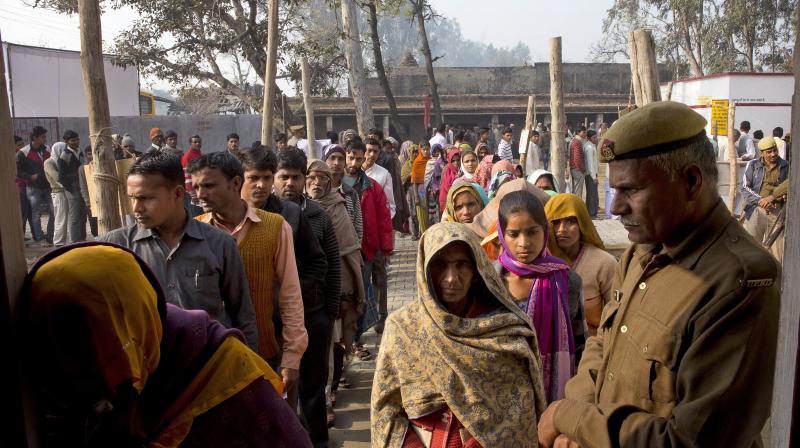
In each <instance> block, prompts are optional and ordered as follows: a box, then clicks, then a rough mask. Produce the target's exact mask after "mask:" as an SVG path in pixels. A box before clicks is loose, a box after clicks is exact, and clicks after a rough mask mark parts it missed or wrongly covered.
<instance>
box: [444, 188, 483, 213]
mask: <svg viewBox="0 0 800 448" xmlns="http://www.w3.org/2000/svg"><path fill="white" fill-rule="evenodd" d="M465 191H467V192H469V193H470V194H471V195H472V196H474V197H475V200H476V201H478V204H480V206H481V210H483V209H484V207H486V204H488V203H489V198H487V197H486V193H485V192H484V191H483V188H481V186H480V185H478V184H476V183H475V182H470V181H466V180H457V181H455V182H454V183H453V186H452V187H450V191H448V192H447V215H446V216H443V217H442V219H443V220H444V219H445V218H447V219H448V220H450V221H455V218H454V217H455V215H456V213H455V202H456V196H458V194H459V193H462V192H465Z"/></svg>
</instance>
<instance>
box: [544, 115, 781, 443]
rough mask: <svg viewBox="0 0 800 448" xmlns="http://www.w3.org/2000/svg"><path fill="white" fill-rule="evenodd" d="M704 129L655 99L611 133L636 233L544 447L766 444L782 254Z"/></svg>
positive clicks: (624, 204)
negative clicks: (732, 191) (732, 207)
mask: <svg viewBox="0 0 800 448" xmlns="http://www.w3.org/2000/svg"><path fill="white" fill-rule="evenodd" d="M705 127H706V120H705V119H704V118H703V117H702V116H701V115H699V114H698V113H696V112H694V111H693V110H692V109H690V108H689V107H688V106H685V105H683V104H680V103H676V102H671V101H664V102H660V101H659V102H655V103H651V104H648V105H646V106H644V107H642V108H640V109H637V110H635V111H633V112H631V113H629V114H627V115H625V116H623V117H622V118H620V119H619V120H618V121H617V122H616V123H615V124H614V126H613V127H612V128H611V129H609V131H608V132H607V133H606V134H604V135H603V137H602V142H601V143H600V148H599V152H600V156H601V158H602V160H603V161H604V162H607V163H610V168H611V177H610V183H611V187H612V188H614V189H615V190H616V195H615V197H614V201H613V204H612V210H611V211H612V213H613V214H615V215H619V216H621V218H622V223H623V224H624V225H625V228H626V229H627V231H628V238H629V239H630V240H631V241H632V242H633V243H634V244H633V245H632V246H631V247H630V248H629V249H628V250H627V251H626V252H625V253H624V254H623V256H622V258H621V259H620V262H619V265H618V267H617V272H616V274H615V279H614V282H613V285H612V291H613V293H612V299H611V301H610V302H609V303H608V304H607V305H606V306H605V308H604V309H603V312H602V316H601V318H600V325H599V327H598V329H597V335H596V336H593V337H591V338H589V340H588V341H587V342H586V348H585V350H584V352H583V357H582V359H581V362H580V365H579V366H578V371H577V374H576V375H575V377H574V378H572V379H571V380H570V381H569V383H567V386H566V398H565V399H564V400H560V401H556V402H554V403H552V404H551V405H550V407H549V408H548V409H547V410H546V411H545V413H544V415H543V416H542V418H541V419H540V421H539V433H538V435H539V442H540V443H541V444H542V445H543V446H547V447H550V446H554V445H555V446H575V444H580V446H581V447H584V448H587V447H607V446H637V447H638V446H647V447H666V446H741V447H750V446H760V445H762V443H761V430H762V428H763V427H764V423H765V422H766V420H767V417H768V416H769V412H770V404H771V399H772V385H773V375H774V366H775V354H776V344H777V332H778V312H779V288H778V283H779V282H778V264H777V261H776V260H775V259H774V258H773V257H772V256H770V254H768V253H767V252H766V251H765V250H764V249H763V248H762V247H761V245H760V244H759V243H758V242H756V241H755V240H753V239H752V238H751V237H750V236H749V235H748V234H747V232H746V231H745V230H744V229H743V228H742V226H741V225H740V224H739V222H738V221H737V220H736V219H735V218H734V217H733V216H732V215H731V213H730V212H729V211H728V209H727V207H726V206H725V204H724V203H723V202H722V199H721V198H720V196H719V193H718V190H717V176H718V173H717V165H716V157H715V154H714V148H713V146H712V145H711V143H710V142H709V140H708V138H707V137H706V133H705ZM738 409H746V412H744V413H742V412H737V411H733V410H738Z"/></svg>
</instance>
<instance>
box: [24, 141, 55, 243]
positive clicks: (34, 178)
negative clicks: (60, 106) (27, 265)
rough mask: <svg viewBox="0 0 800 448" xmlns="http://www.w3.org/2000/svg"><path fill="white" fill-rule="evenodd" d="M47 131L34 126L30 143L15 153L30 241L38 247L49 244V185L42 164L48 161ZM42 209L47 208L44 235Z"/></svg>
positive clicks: (50, 238) (51, 226)
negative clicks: (27, 209)
mask: <svg viewBox="0 0 800 448" xmlns="http://www.w3.org/2000/svg"><path fill="white" fill-rule="evenodd" d="M46 142H47V129H45V128H43V127H41V126H34V127H33V130H32V131H31V137H30V144H29V145H27V146H25V147H24V148H22V149H20V150H19V151H18V152H17V177H19V178H20V179H22V180H24V181H25V184H26V187H27V189H26V193H27V195H28V201H29V202H30V204H31V218H32V220H33V223H32V224H33V226H32V228H31V232H32V233H33V239H34V240H36V241H37V242H38V243H40V244H44V243H45V242H46V244H48V245H51V244H53V223H54V212H53V200H52V198H51V197H50V184H49V183H48V182H47V179H46V178H45V175H44V161H45V160H47V159H49V158H50V152H48V151H47V147H46V146H45V143H46ZM42 207H47V215H48V218H47V233H46V234H45V233H44V232H43V231H42Z"/></svg>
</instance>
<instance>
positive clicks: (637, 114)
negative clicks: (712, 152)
mask: <svg viewBox="0 0 800 448" xmlns="http://www.w3.org/2000/svg"><path fill="white" fill-rule="evenodd" d="M705 127H706V119H705V118H703V116H702V115H700V114H698V113H697V112H695V111H694V110H692V109H691V108H690V107H689V106H687V105H685V104H681V103H677V102H675V101H657V102H654V103H650V104H648V105H646V106H644V107H642V108H640V109H636V110H634V111H633V112H630V113H628V114H625V116H623V117H621V118H620V119H619V120H617V121H616V122H615V123H614V125H613V126H611V128H610V129H609V130H608V131H607V132H606V133H605V134H603V137H602V141H601V142H600V160H601V161H603V162H606V163H607V162H610V161H612V160H624V159H638V158H641V157H648V156H652V155H656V154H662V153H665V152H669V151H673V150H676V149H679V148H683V147H685V146H686V145H689V144H691V143H694V142H695V141H697V140H701V139H706V133H705Z"/></svg>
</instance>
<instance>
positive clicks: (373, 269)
mask: <svg viewBox="0 0 800 448" xmlns="http://www.w3.org/2000/svg"><path fill="white" fill-rule="evenodd" d="M365 151H366V146H364V143H363V142H362V141H361V139H355V140H353V141H352V142H350V144H349V145H348V146H347V155H346V158H345V173H344V177H343V178H342V182H343V183H344V184H345V185H348V186H350V187H352V188H353V189H354V190H356V192H358V195H359V197H360V198H361V215H362V219H363V226H364V235H363V237H362V238H361V253H362V256H363V257H364V283H365V287H366V286H368V285H369V282H370V281H371V282H372V289H373V291H375V295H376V298H377V299H378V300H377V302H378V303H379V304H380V306H379V311H380V322H378V324H377V325H376V327H375V331H377V332H378V333H382V332H383V323H384V321H385V320H386V316H387V314H388V309H387V306H386V294H387V292H388V287H387V282H386V263H385V259H384V257H388V256H389V254H390V253H392V251H393V250H394V241H393V239H392V217H391V214H390V213H389V204H388V202H387V200H386V194H384V192H383V189H382V188H381V186H380V185H378V183H377V182H375V181H374V180H372V179H370V178H369V176H367V173H365V172H364V170H363V169H361V165H362V164H363V163H364V152H365ZM363 327H364V325H363V318H362V322H361V325H359V331H358V334H357V335H356V336H357V337H356V340H358V337H360V336H361V333H362V332H363V330H364V329H365V328H363Z"/></svg>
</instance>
